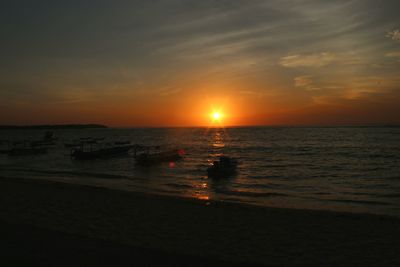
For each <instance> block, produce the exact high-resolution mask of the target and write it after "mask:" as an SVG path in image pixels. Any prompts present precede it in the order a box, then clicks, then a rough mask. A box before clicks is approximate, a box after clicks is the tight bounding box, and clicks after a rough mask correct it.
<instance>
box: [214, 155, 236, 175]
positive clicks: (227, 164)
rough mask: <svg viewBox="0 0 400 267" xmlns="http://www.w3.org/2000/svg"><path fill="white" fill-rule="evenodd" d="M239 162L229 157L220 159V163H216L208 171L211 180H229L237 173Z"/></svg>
mask: <svg viewBox="0 0 400 267" xmlns="http://www.w3.org/2000/svg"><path fill="white" fill-rule="evenodd" d="M237 165H238V163H237V160H236V159H232V158H230V157H227V156H221V157H219V161H214V162H213V165H212V166H211V167H209V168H208V169H207V174H208V177H210V178H227V177H230V176H232V175H234V174H235V173H236V168H237Z"/></svg>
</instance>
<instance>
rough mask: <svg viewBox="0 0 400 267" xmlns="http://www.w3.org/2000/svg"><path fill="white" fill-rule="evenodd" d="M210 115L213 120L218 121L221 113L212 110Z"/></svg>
mask: <svg viewBox="0 0 400 267" xmlns="http://www.w3.org/2000/svg"><path fill="white" fill-rule="evenodd" d="M212 117H213V120H214V121H219V120H220V119H221V113H219V112H214V113H213V115H212Z"/></svg>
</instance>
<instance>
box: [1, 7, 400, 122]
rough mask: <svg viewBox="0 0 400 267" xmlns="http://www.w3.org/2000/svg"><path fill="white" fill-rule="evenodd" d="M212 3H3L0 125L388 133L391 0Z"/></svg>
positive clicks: (393, 87)
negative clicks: (362, 127)
mask: <svg viewBox="0 0 400 267" xmlns="http://www.w3.org/2000/svg"><path fill="white" fill-rule="evenodd" d="M45 2H46V1H45ZM217 2H218V1H212V0H205V1H194V0H193V1H191V0H188V1H183V2H182V1H170V2H168V3H166V2H163V1H159V0H155V1H132V2H126V1H113V2H109V3H106V2H104V3H101V4H98V3H97V4H95V3H94V2H92V1H89V0H83V1H80V2H77V3H72V4H71V3H68V2H57V3H55V2H52V1H50V0H48V2H47V3H44V4H43V5H27V6H25V7H24V9H21V7H20V6H19V5H18V4H12V3H9V4H7V6H6V7H5V8H3V9H1V10H0V16H1V17H2V20H3V26H2V28H3V29H4V30H3V33H2V34H3V36H2V42H1V44H0V56H1V58H2V60H1V61H0V69H1V72H0V110H1V112H0V124H24V125H26V124H63V123H101V124H106V125H110V126H124V127H129V126H152V127H154V126H155V127H157V126H210V125H211V126H212V125H215V122H213V121H212V119H211V117H210V114H211V113H212V112H213V110H219V111H220V112H221V113H223V118H222V119H221V123H222V124H223V125H224V126H229V125H288V124H289V125H309V124H313V125H314V124H323V125H337V124H375V123H400V116H398V115H397V114H400V105H399V104H398V103H400V78H399V77H400V30H399V29H400V19H399V16H398V10H399V8H400V6H399V5H400V4H399V2H398V1H385V2H379V1H373V0H355V1H351V2H349V1H341V0H333V1H320V0H310V1H306V2H305V1H297V2H296V1H295V2H290V4H289V2H287V1H251V2H250V1H232V2H231V1H226V2H223V3H222V2H221V3H220V2H218V3H217ZM21 10H22V11H21Z"/></svg>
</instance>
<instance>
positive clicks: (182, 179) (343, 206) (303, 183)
mask: <svg viewBox="0 0 400 267" xmlns="http://www.w3.org/2000/svg"><path fill="white" fill-rule="evenodd" d="M54 132H55V134H56V136H57V137H58V140H57V142H56V146H55V147H54V148H52V149H50V150H49V152H48V153H47V154H44V155H35V156H7V155H5V154H0V176H1V177H11V178H13V177H25V178H32V179H46V180H53V181H62V182H66V183H74V184H84V185H93V186H102V187H106V188H113V189H119V190H127V191H135V192H146V193H153V194H162V195H173V196H182V197H188V198H196V199H201V200H204V201H205V202H208V201H229V202H238V203H246V204H251V205H261V206H272V207H289V208H302V209H303V208H306V209H320V210H321V209H322V210H336V211H350V212H364V213H365V212H366V213H375V214H387V215H394V216H397V217H400V128H396V127H338V128H334V127H313V128H299V127H249V128H225V129H212V128H211V129H207V128H160V129H158V128H157V129H156V128H154V129H153V128H151V129H149V128H147V129H142V128H133V129H119V128H109V129H81V130H55V131H54ZM43 134H44V131H43V130H2V131H0V140H11V141H17V140H39V139H41V138H42V136H43ZM84 137H104V138H105V139H104V142H114V141H125V140H129V141H131V142H132V143H134V144H142V145H160V146H161V148H182V149H184V151H185V156H184V159H183V160H180V161H177V162H175V163H173V164H172V163H165V164H160V165H157V166H153V167H140V166H137V165H136V164H135V159H134V157H133V156H132V155H131V156H128V157H117V158H111V159H96V160H87V161H77V160H74V159H71V157H70V149H69V148H65V147H64V143H69V142H71V141H72V140H73V139H77V138H84ZM220 155H229V156H232V157H235V158H237V159H238V161H239V166H238V172H237V174H236V175H234V176H233V177H230V178H227V179H210V178H208V177H207V172H206V169H207V167H208V166H210V164H211V163H212V162H213V161H214V160H216V159H217V158H218V156H220ZM38 193H39V192H38Z"/></svg>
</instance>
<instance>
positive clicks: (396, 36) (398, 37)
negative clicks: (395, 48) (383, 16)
mask: <svg viewBox="0 0 400 267" xmlns="http://www.w3.org/2000/svg"><path fill="white" fill-rule="evenodd" d="M386 37H388V38H390V39H392V40H393V41H397V42H400V30H399V29H396V30H393V31H390V32H388V33H387V34H386Z"/></svg>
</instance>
